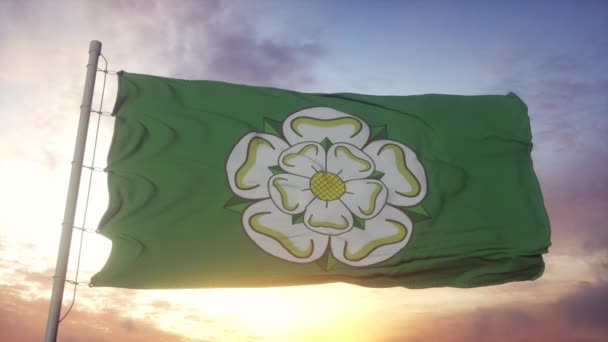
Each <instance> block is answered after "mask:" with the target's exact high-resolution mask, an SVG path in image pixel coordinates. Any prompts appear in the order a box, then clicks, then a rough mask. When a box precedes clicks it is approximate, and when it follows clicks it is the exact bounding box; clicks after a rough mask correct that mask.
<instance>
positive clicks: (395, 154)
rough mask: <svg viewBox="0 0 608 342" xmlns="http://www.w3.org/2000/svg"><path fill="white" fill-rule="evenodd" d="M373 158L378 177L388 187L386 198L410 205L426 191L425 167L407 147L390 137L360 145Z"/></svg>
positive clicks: (403, 204) (419, 200)
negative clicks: (380, 176) (363, 145)
mask: <svg viewBox="0 0 608 342" xmlns="http://www.w3.org/2000/svg"><path fill="white" fill-rule="evenodd" d="M363 151H364V152H365V153H367V154H368V155H369V156H370V157H371V158H372V159H373V160H374V164H375V166H376V170H377V171H380V172H383V173H384V176H382V178H381V179H380V180H381V181H382V183H384V185H386V187H387V189H388V199H387V202H388V203H390V204H393V205H397V206H413V205H416V204H418V203H420V202H421V201H422V199H423V198H424V196H425V195H426V190H427V184H426V174H425V172H424V167H423V166H422V164H421V163H420V161H419V160H418V157H417V156H416V153H414V151H412V150H411V149H410V148H409V147H407V146H405V145H403V144H400V143H398V142H396V141H391V140H378V141H374V142H372V143H371V144H369V145H367V146H366V147H365V149H363Z"/></svg>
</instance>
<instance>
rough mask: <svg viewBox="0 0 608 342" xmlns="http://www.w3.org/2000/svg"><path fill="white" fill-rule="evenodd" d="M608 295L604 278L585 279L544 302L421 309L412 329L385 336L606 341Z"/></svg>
mask: <svg viewBox="0 0 608 342" xmlns="http://www.w3.org/2000/svg"><path fill="white" fill-rule="evenodd" d="M515 298H516V297H515ZM607 299H608V283H598V284H583V285H581V286H579V287H578V288H577V289H576V290H575V291H574V292H572V293H570V294H567V295H566V296H564V297H562V298H560V299H558V300H556V301H555V302H552V303H548V304H543V303H541V304H526V303H525V302H513V303H511V304H505V305H499V306H493V307H482V308H478V309H475V310H472V311H469V312H457V313H454V314H440V313H437V314H433V315H424V316H423V317H422V318H416V322H415V326H416V329H415V330H413V331H409V332H407V331H401V334H400V335H399V334H396V335H394V336H392V337H390V338H387V339H386V341H401V340H408V341H410V340H411V341H454V342H459V341H497V342H500V341H539V342H542V341H547V342H549V341H551V342H553V341H564V342H565V341H605V340H606V339H608V328H607V327H606V324H605V322H606V320H607V319H608V316H607V315H606V309H605V308H606V305H607V304H608V303H607ZM514 300H516V299H514ZM394 331H395V332H397V331H400V330H398V329H397V328H396V329H395V330H394ZM381 340H382V341H385V340H384V339H381Z"/></svg>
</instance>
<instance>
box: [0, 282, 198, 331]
mask: <svg viewBox="0 0 608 342" xmlns="http://www.w3.org/2000/svg"><path fill="white" fill-rule="evenodd" d="M47 312H48V301H46V300H34V301H27V300H23V299H21V298H20V297H19V296H18V295H17V294H16V293H14V291H13V290H12V289H11V288H8V289H3V291H1V292H0V340H2V341H40V340H42V339H43V334H44V331H45V326H46V319H47ZM58 341H91V342H105V341H108V342H109V341H133V342H138V341H141V342H144V341H150V342H154V341H159V342H160V341H163V342H166V341H176V342H189V341H194V340H191V339H188V338H185V337H182V336H178V335H175V334H170V333H167V332H164V331H162V330H160V329H158V328H157V327H155V326H153V325H151V324H150V323H148V322H146V321H144V320H140V319H135V318H124V317H123V316H122V315H121V314H120V313H119V312H117V311H115V310H111V309H104V308H103V307H100V308H99V310H98V311H96V312H87V311H80V310H77V309H75V310H74V311H73V312H72V313H71V314H70V316H69V317H68V318H67V319H66V320H65V321H64V322H63V323H61V325H60V327H59V335H58ZM199 342H200V341H199Z"/></svg>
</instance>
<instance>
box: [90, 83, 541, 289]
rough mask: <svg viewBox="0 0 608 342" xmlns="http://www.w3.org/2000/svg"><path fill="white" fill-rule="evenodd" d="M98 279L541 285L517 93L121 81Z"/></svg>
mask: <svg viewBox="0 0 608 342" xmlns="http://www.w3.org/2000/svg"><path fill="white" fill-rule="evenodd" d="M118 78H119V91H118V98H117V101H116V106H115V110H114V114H115V118H116V121H115V129H114V136H113V140H112V143H111V147H110V151H109V155H108V166H107V172H108V187H109V205H108V209H107V210H106V213H105V215H104V216H103V218H102V220H101V222H100V225H99V231H100V233H101V234H102V235H104V236H106V237H107V238H109V239H110V240H111V241H112V251H111V254H110V257H109V259H108V261H107V262H106V264H105V266H104V267H103V269H102V270H101V271H100V272H99V273H97V274H96V275H95V276H94V277H93V278H92V280H91V283H92V284H93V285H94V286H111V287H126V288H210V287H263V286H285V285H304V284H320V283H328V282H347V283H352V284H358V285H362V286H369V287H391V286H403V287H408V288H426V287H439V286H450V287H476V286H486V285H495V284H502V283H506V282H511V281H522V280H533V279H536V278H538V277H539V276H541V275H542V273H543V270H544V263H543V258H542V254H543V253H546V252H547V250H548V247H549V246H550V227H549V221H548V217H547V214H546V210H545V208H544V203H543V198H542V194H541V190H540V187H539V184H538V181H537V178H536V175H535V173H534V169H533V165H532V159H531V156H530V152H531V150H532V142H531V140H532V137H531V131H530V125H529V118H528V114H527V107H526V106H525V104H524V103H523V102H522V101H521V100H520V98H519V97H517V96H516V95H515V94H513V93H510V94H507V95H482V96H457V95H437V94H428V95H415V96H372V95H361V94H351V93H339V94H313V93H301V92H295V91H289V90H283V89H276V88H265V87H254V86H246V85H236V84H229V83H224V82H216V81H188V80H177V79H169V78H162V77H155V76H148V75H140V74H132V73H127V72H120V73H119V76H118Z"/></svg>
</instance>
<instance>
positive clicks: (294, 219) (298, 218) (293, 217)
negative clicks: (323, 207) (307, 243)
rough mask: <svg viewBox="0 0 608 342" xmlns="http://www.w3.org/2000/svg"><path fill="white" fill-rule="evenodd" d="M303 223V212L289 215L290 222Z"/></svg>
mask: <svg viewBox="0 0 608 342" xmlns="http://www.w3.org/2000/svg"><path fill="white" fill-rule="evenodd" d="M297 223H304V213H303V212H302V213H299V214H295V215H291V224H297Z"/></svg>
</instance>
